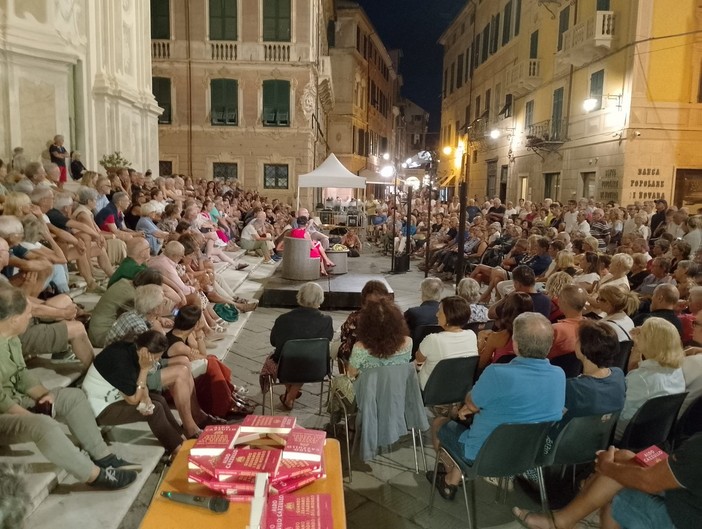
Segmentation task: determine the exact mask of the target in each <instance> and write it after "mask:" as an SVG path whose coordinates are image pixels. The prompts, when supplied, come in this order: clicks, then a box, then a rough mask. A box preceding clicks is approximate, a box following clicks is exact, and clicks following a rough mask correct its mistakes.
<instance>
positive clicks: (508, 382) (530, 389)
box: [427, 313, 565, 500]
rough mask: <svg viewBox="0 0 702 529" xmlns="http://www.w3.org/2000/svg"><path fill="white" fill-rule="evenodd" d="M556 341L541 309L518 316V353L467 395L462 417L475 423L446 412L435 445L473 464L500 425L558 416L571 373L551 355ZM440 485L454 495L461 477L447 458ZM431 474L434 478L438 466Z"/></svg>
mask: <svg viewBox="0 0 702 529" xmlns="http://www.w3.org/2000/svg"><path fill="white" fill-rule="evenodd" d="M552 341H553V329H552V327H551V323H550V322H549V321H548V319H546V318H545V317H544V316H542V315H541V314H535V313H525V314H520V315H519V316H518V317H517V318H516V319H515V320H514V352H515V353H516V355H517V358H515V359H514V360H512V362H510V363H509V364H493V365H491V366H489V367H488V368H487V369H485V371H483V374H482V375H481V376H480V378H479V379H478V381H477V382H476V383H475V386H473V389H472V390H471V392H470V393H469V394H468V395H467V396H466V400H465V403H464V404H463V407H462V408H461V409H460V410H459V411H458V417H457V419H459V420H460V421H466V419H467V418H468V417H469V416H472V419H473V420H472V423H471V424H470V426H468V427H467V426H465V423H464V422H457V421H456V420H450V419H448V418H446V417H437V418H436V419H434V422H433V424H432V438H433V444H434V449H435V450H436V451H437V453H439V447H440V446H445V447H448V448H450V449H451V451H452V452H454V453H457V454H458V455H459V456H460V457H461V458H462V459H463V460H464V461H465V462H466V463H467V464H472V462H473V461H475V458H476V456H477V455H478V452H479V451H480V448H481V447H482V446H483V443H484V442H485V440H486V439H487V438H488V437H489V435H490V434H491V433H492V432H493V430H494V429H495V428H497V427H498V426H499V425H501V424H504V423H517V424H519V423H535V422H546V421H558V420H560V419H561V416H562V414H563V406H564V403H565V375H564V374H563V370H561V369H560V368H558V367H556V366H552V365H551V364H550V363H549V361H548V360H547V359H546V356H547V355H548V352H549V350H550V349H551V344H552ZM443 466H444V469H445V471H446V473H444V472H442V469H441V468H440V470H439V474H438V475H437V476H436V487H437V489H438V490H439V494H441V496H442V497H443V498H445V499H448V500H452V499H453V498H454V497H455V495H456V491H457V490H458V485H459V483H460V482H461V473H460V469H459V468H458V467H453V468H452V467H451V466H450V462H449V461H443ZM427 479H428V480H429V481H430V482H431V481H433V480H434V475H433V471H430V472H427Z"/></svg>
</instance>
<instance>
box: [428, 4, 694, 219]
mask: <svg viewBox="0 0 702 529" xmlns="http://www.w3.org/2000/svg"><path fill="white" fill-rule="evenodd" d="M700 29H702V8H700V7H698V5H697V3H696V2H694V1H693V0H681V1H680V2H676V5H675V9H670V4H669V2H666V1H665V0H646V1H644V0H632V1H629V0H575V1H558V0H547V1H543V0H542V1H537V0H499V1H490V2H487V1H482V0H480V1H478V0H471V1H470V2H468V3H467V4H466V7H465V8H464V10H463V11H462V12H461V13H460V14H459V15H458V17H457V18H456V19H455V20H454V21H453V22H452V24H451V26H450V27H449V28H448V29H447V31H446V32H445V33H444V35H443V36H442V38H441V40H440V43H441V44H442V45H443V46H444V79H443V81H444V83H443V93H442V97H443V103H442V120H441V121H442V129H441V140H442V145H446V146H449V147H452V148H453V149H452V151H451V154H450V155H448V156H445V157H444V158H443V160H442V164H441V172H442V173H444V174H445V175H451V174H453V175H454V176H455V178H454V179H453V181H452V184H454V185H455V184H456V183H457V182H458V181H459V180H460V179H462V178H465V177H466V176H467V178H468V183H469V191H468V192H469V196H471V197H472V196H477V197H479V198H482V197H484V196H491V197H492V196H500V197H501V198H503V199H509V200H516V199H519V198H524V199H528V200H529V199H530V200H535V201H540V200H542V199H544V198H552V199H554V200H560V201H567V200H569V199H575V198H579V197H587V198H590V197H592V198H594V199H595V200H596V201H601V202H608V201H614V202H616V203H621V204H627V203H630V202H634V201H643V200H651V199H655V198H666V199H668V200H669V201H671V200H672V202H674V203H675V204H677V205H678V206H686V207H688V208H692V209H694V210H696V209H697V207H698V205H702V152H701V151H700V149H699V148H698V147H697V146H698V145H699V142H700V140H702V105H701V104H700V103H701V102H702V93H701V90H702V87H701V84H700V62H701V61H700V59H702V46H701V43H700V36H699V35H700V33H699V30H700ZM464 154H465V156H464ZM697 195H699V196H697Z"/></svg>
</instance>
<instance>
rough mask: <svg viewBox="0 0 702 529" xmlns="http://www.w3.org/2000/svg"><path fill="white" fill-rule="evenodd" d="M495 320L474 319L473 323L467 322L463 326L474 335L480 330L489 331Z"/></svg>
mask: <svg viewBox="0 0 702 529" xmlns="http://www.w3.org/2000/svg"><path fill="white" fill-rule="evenodd" d="M494 323H495V322H494V321H493V320H488V321H474V322H473V323H468V324H466V325H464V326H463V328H464V329H465V330H467V331H473V332H474V333H475V334H476V335H477V334H478V333H479V332H480V331H489V330H490V329H492V326H493V324H494Z"/></svg>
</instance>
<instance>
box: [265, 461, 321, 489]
mask: <svg viewBox="0 0 702 529" xmlns="http://www.w3.org/2000/svg"><path fill="white" fill-rule="evenodd" d="M283 461H285V460H283ZM281 463H282V461H281ZM310 468H312V467H310ZM326 477H327V474H326V472H325V471H324V460H322V461H320V462H319V464H318V466H317V467H316V468H314V469H313V470H311V471H310V472H308V473H306V474H298V475H296V476H293V477H289V478H284V479H278V476H276V479H277V481H275V482H273V483H271V486H272V488H273V491H274V492H275V493H276V494H288V493H290V492H294V491H296V490H299V489H301V488H302V487H306V486H307V485H309V484H310V483H313V482H315V481H317V480H318V479H322V478H326Z"/></svg>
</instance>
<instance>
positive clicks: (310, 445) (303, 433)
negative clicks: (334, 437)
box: [283, 428, 327, 463]
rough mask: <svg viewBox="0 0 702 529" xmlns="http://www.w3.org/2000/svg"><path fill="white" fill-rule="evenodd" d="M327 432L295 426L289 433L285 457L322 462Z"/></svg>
mask: <svg viewBox="0 0 702 529" xmlns="http://www.w3.org/2000/svg"><path fill="white" fill-rule="evenodd" d="M326 439H327V434H326V432H322V431H320V430H307V429H305V428H293V429H292V430H290V433H289V434H288V438H287V439H286V441H285V448H284V449H283V458H284V459H301V460H303V461H313V462H317V463H318V462H320V461H321V460H322V454H323V453H324V441H325V440H326Z"/></svg>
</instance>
